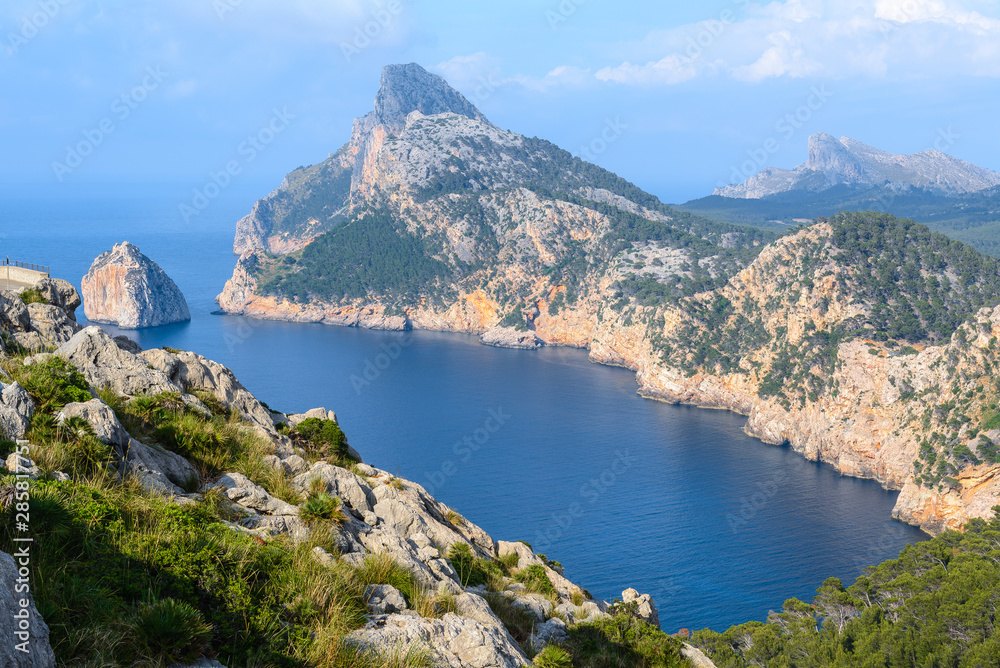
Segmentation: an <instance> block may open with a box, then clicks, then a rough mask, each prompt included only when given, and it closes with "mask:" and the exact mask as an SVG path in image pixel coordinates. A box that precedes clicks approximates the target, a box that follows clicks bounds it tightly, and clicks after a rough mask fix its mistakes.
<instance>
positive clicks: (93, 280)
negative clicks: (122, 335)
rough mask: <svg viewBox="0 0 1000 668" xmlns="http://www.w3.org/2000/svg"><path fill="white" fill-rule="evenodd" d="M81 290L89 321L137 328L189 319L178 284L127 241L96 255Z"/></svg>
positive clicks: (189, 313) (189, 314) (124, 327)
mask: <svg viewBox="0 0 1000 668" xmlns="http://www.w3.org/2000/svg"><path fill="white" fill-rule="evenodd" d="M80 287H81V288H82V289H83V301H84V312H85V313H86V315H87V319H88V320H90V321H92V322H100V323H106V324H113V325H118V326H119V327H122V328H123V329H139V328H142V327H157V326H159V325H167V324H170V323H175V322H183V321H185V320H190V319H191V312H190V311H189V310H188V305H187V301H185V299H184V295H183V294H181V291H180V289H179V288H178V287H177V284H176V283H174V282H173V280H172V279H171V278H170V277H169V276H167V274H166V273H165V272H164V271H163V269H161V268H160V266H159V265H157V264H156V263H155V262H153V261H152V260H150V259H149V258H148V257H146V256H145V255H143V254H142V253H141V252H139V249H138V248H136V247H135V246H134V245H133V244H130V243H129V242H127V241H125V242H122V243H120V244H115V246H114V248H112V249H111V250H110V251H107V252H105V253H102V254H101V255H100V256H98V258H97V259H95V260H94V263H93V264H92V265H91V266H90V270H89V271H88V272H87V274H86V275H85V276H84V277H83V281H82V283H81V286H80Z"/></svg>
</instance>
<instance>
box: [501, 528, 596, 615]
mask: <svg viewBox="0 0 1000 668" xmlns="http://www.w3.org/2000/svg"><path fill="white" fill-rule="evenodd" d="M497 554H499V555H500V556H501V557H505V556H507V555H508V554H516V555H517V556H518V562H517V567H518V568H527V567H528V566H542V567H544V568H545V574H546V575H547V576H548V578H549V580H551V581H552V585H553V586H554V587H555V588H556V591H557V592H558V593H559V596H560V598H562V599H565V600H569V599H570V598H571V594H572V592H573V591H574V590H579V587H577V586H576V585H575V584H573V583H572V582H570V581H569V580H567V579H566V577H565V576H564V575H563V574H562V573H559V572H558V571H556V570H555V569H553V568H552V567H551V566H549V565H548V564H546V563H545V562H544V561H543V560H542V559H541V558H540V557H538V556H537V555H536V554H535V553H534V552H532V551H531V548H530V547H528V546H527V545H525V544H524V543H521V542H515V543H511V542H508V541H504V540H501V541H499V542H498V543H497Z"/></svg>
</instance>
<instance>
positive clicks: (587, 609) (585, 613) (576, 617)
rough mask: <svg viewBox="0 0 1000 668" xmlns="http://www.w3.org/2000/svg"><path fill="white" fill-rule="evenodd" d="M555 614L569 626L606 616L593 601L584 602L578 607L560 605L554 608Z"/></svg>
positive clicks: (568, 604)
mask: <svg viewBox="0 0 1000 668" xmlns="http://www.w3.org/2000/svg"><path fill="white" fill-rule="evenodd" d="M555 612H556V613H558V614H559V615H562V616H563V617H565V618H566V619H567V620H569V622H570V623H571V624H572V623H574V622H579V621H583V620H585V619H596V618H598V617H606V616H607V614H608V613H606V612H605V611H604V610H602V609H601V606H600V605H598V604H597V603H595V602H594V601H584V602H583V603H581V604H580V605H574V604H573V603H571V602H569V603H560V604H559V605H557V606H556V608H555Z"/></svg>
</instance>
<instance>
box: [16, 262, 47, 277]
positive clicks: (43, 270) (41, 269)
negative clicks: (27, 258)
mask: <svg viewBox="0 0 1000 668" xmlns="http://www.w3.org/2000/svg"><path fill="white" fill-rule="evenodd" d="M7 266H9V267H20V268H21V269H28V270H30V271H37V272H38V273H40V274H47V273H49V267H46V266H45V265H43V264H32V263H31V262H18V261H17V260H14V261H13V262H9V261H8V262H7Z"/></svg>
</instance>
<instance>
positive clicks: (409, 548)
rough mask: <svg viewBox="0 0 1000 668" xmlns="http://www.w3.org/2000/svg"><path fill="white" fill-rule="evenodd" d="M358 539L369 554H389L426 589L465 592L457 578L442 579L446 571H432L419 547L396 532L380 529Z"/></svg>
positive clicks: (456, 592) (362, 534) (360, 535)
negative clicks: (419, 551) (421, 554)
mask: <svg viewBox="0 0 1000 668" xmlns="http://www.w3.org/2000/svg"><path fill="white" fill-rule="evenodd" d="M358 539H359V540H360V541H361V543H362V544H363V545H364V547H365V549H366V550H368V551H369V552H371V553H373V554H388V555H389V556H390V557H392V558H393V560H394V561H395V562H396V563H397V564H399V565H400V566H402V567H403V568H405V569H406V570H408V571H410V572H411V573H412V574H413V576H414V577H415V578H416V580H417V582H419V583H420V584H422V585H424V586H425V587H428V588H430V589H433V590H440V589H441V588H442V587H443V588H444V590H445V591H448V592H450V593H453V594H456V595H458V594H461V593H462V591H463V590H462V587H461V586H460V585H459V582H458V577H457V576H455V578H454V579H442V576H441V574H440V573H444V572H445V571H444V570H443V569H439V570H438V572H435V571H434V570H432V569H431V567H430V566H429V565H428V564H426V563H424V562H423V561H422V560H421V559H420V558H419V556H418V555H417V550H418V548H417V546H416V545H415V544H414V543H412V542H410V541H407V540H404V539H403V537H402V536H400V535H399V534H398V533H396V532H395V531H391V530H388V529H384V528H381V527H380V528H377V529H373V530H371V531H368V532H366V533H360V534H359V535H358ZM438 561H442V562H444V560H443V559H438ZM444 563H445V564H446V563H447V562H444ZM452 573H454V571H452Z"/></svg>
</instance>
